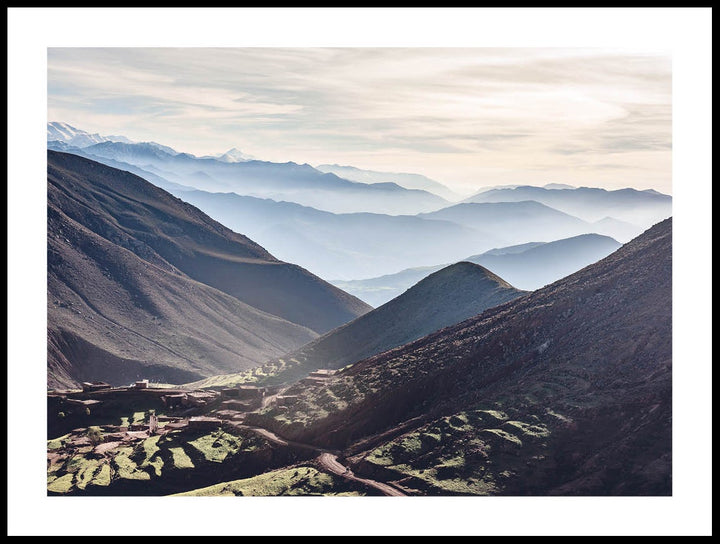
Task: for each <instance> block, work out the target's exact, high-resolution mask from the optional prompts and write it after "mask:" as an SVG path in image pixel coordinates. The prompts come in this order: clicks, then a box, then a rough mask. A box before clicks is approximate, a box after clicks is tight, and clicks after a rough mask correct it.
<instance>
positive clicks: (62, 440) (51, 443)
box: [47, 433, 70, 450]
mask: <svg viewBox="0 0 720 544" xmlns="http://www.w3.org/2000/svg"><path fill="white" fill-rule="evenodd" d="M69 437H70V433H68V434H66V435H63V436H59V437H58V438H53V439H52V440H48V441H47V449H48V450H58V449H60V448H63V447H64V446H65V444H66V443H67V439H68V438H69Z"/></svg>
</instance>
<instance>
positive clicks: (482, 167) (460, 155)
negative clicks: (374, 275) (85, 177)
mask: <svg viewBox="0 0 720 544" xmlns="http://www.w3.org/2000/svg"><path fill="white" fill-rule="evenodd" d="M47 60H48V64H47V70H48V71H47V75H48V121H63V122H67V123H69V124H71V125H73V126H75V127H77V128H80V129H83V130H86V131H88V132H93V133H95V132H97V133H100V134H102V135H123V136H126V137H128V138H130V139H132V140H137V141H156V142H158V143H162V144H165V145H169V146H171V147H173V148H175V149H176V150H178V151H182V152H187V153H192V154H195V155H205V154H215V153H221V152H224V151H227V150H228V149H230V148H233V147H235V148H238V149H240V150H241V151H243V152H244V153H247V154H250V155H252V156H254V157H255V158H258V159H261V160H267V161H273V162H287V161H293V162H297V163H301V164H303V163H308V164H311V165H313V166H317V165H319V164H340V165H352V166H356V167H358V168H364V169H369V170H379V171H386V172H413V173H420V174H424V175H426V176H428V177H430V178H432V179H435V180H437V181H439V182H441V183H443V184H445V185H447V186H448V187H450V188H451V189H454V190H456V191H458V192H460V193H472V192H474V191H475V190H477V189H479V188H482V187H486V186H494V185H506V184H530V185H544V184H547V183H567V184H571V185H575V186H593V187H604V188H607V189H614V188H622V187H634V188H637V189H655V190H658V191H660V192H663V193H666V194H671V193H672V185H671V183H672V162H671V156H672V62H671V55H670V54H668V53H667V52H662V51H643V50H627V49H607V48H522V47H515V48H457V47H453V48H450V47H437V48H435V47H412V48H392V47H332V48H312V47H295V48H261V47H240V48H208V47H192V48H137V47H113V48H87V47H73V48H69V47H67V48H48V56H47Z"/></svg>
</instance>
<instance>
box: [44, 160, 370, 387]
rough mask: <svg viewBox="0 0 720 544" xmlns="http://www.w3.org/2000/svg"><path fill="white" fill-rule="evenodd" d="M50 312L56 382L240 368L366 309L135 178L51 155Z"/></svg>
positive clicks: (176, 376) (183, 377) (173, 376)
mask: <svg viewBox="0 0 720 544" xmlns="http://www.w3.org/2000/svg"><path fill="white" fill-rule="evenodd" d="M48 306H49V315H48V349H49V367H50V369H51V371H50V375H49V380H50V381H51V382H52V381H53V380H55V381H57V382H58V383H68V382H71V381H74V382H77V381H78V380H86V379H103V380H105V381H111V382H112V383H117V382H123V381H127V380H128V379H132V378H134V377H135V376H136V375H137V374H138V373H141V374H143V376H144V377H148V378H150V377H158V378H159V377H163V378H164V379H166V380H167V381H187V379H188V378H191V379H192V377H195V378H198V377H202V376H207V375H209V374H211V373H218V371H219V370H220V371H223V370H224V371H229V370H231V369H235V370H240V369H242V368H247V367H249V366H251V365H253V366H254V365H257V364H260V363H261V362H263V361H265V360H267V359H268V358H269V357H271V356H274V355H277V354H278V353H284V352H286V351H288V349H292V348H293V347H298V346H300V345H302V344H304V343H305V342H307V341H308V340H311V339H312V338H313V337H314V336H316V335H317V334H318V333H323V332H326V331H328V330H330V329H332V328H335V327H337V326H339V325H342V324H343V323H345V322H347V321H350V320H352V319H353V318H355V317H357V316H359V315H361V314H362V313H364V312H366V311H368V310H369V309H370V307H369V306H367V305H366V304H364V303H363V302H361V301H359V300H358V299H356V298H354V297H352V296H350V295H348V294H347V293H345V292H343V291H341V290H339V289H337V288H336V287H333V286H331V285H330V284H328V283H327V282H324V281H323V280H321V279H320V278H318V277H316V276H313V275H312V274H310V273H309V272H307V271H306V270H303V269H302V268H300V267H298V266H295V265H291V264H287V263H284V262H282V261H279V260H277V259H275V258H274V257H273V256H272V255H270V254H269V253H268V252H267V251H265V250H264V249H263V248H262V247H261V246H259V245H257V244H256V243H254V242H253V241H251V240H249V239H248V238H246V237H244V236H241V235H239V234H236V233H234V232H232V231H231V230H229V229H227V228H226V227H224V226H222V225H221V224H219V223H217V222H215V221H213V220H212V219H210V218H209V217H207V216H206V215H205V214H203V213H202V212H200V211H199V210H198V209H196V208H194V207H193V206H190V205H189V204H186V203H184V202H182V201H180V200H179V199H177V198H175V197H173V196H171V195H170V194H168V193H166V192H165V191H163V190H161V189H159V188H157V187H155V186H153V185H151V184H150V183H148V182H146V181H145V180H143V179H141V178H139V177H137V176H135V175H133V174H130V173H128V172H122V171H119V170H116V169H113V168H110V167H107V166H105V165H102V164H99V163H97V162H94V161H90V160H88V159H85V158H81V157H78V156H75V155H70V154H65V153H57V152H53V151H49V152H48ZM141 368H142V372H140V370H139V369H141Z"/></svg>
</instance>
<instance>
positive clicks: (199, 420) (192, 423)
mask: <svg viewBox="0 0 720 544" xmlns="http://www.w3.org/2000/svg"><path fill="white" fill-rule="evenodd" d="M220 426H222V419H220V418H217V417H207V416H196V417H191V418H190V419H189V420H188V428H189V429H192V430H198V431H214V430H215V429H217V428H219V427H220Z"/></svg>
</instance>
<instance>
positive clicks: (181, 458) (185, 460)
mask: <svg viewBox="0 0 720 544" xmlns="http://www.w3.org/2000/svg"><path fill="white" fill-rule="evenodd" d="M169 450H170V453H171V454H172V461H173V465H174V466H175V468H179V469H186V468H195V465H194V464H193V462H192V459H190V457H188V454H187V453H185V450H184V449H182V448H181V447H180V446H176V447H174V448H169Z"/></svg>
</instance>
